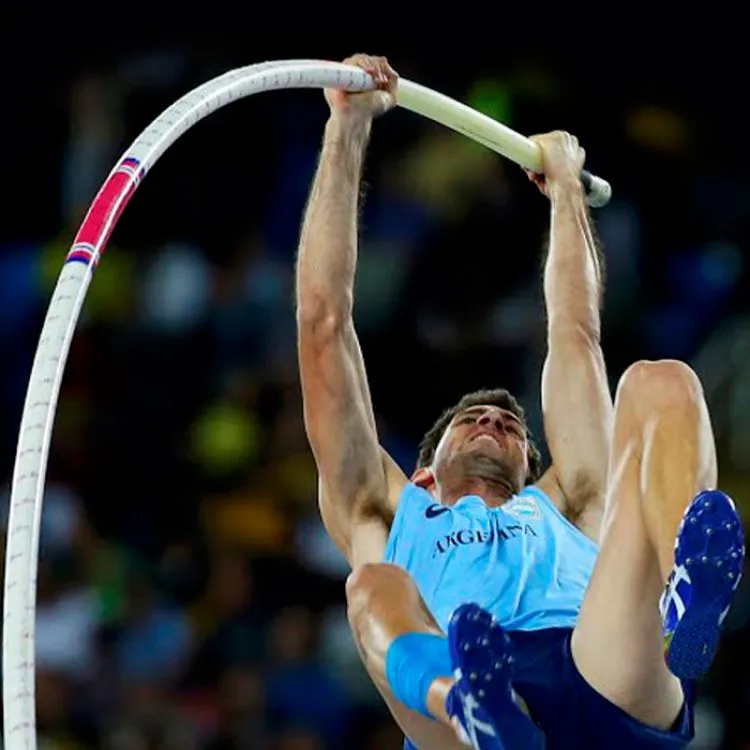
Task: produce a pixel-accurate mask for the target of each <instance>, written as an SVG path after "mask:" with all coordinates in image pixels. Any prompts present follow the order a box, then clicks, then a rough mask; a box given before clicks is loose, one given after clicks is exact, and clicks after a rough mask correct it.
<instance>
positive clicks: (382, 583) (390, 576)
mask: <svg viewBox="0 0 750 750" xmlns="http://www.w3.org/2000/svg"><path fill="white" fill-rule="evenodd" d="M413 585H414V584H413V583H412V582H411V579H410V578H409V574H408V573H407V572H406V571H405V570H403V569H402V568H399V567H398V566H396V565H391V564H389V563H367V564H365V565H360V566H359V567H358V568H357V569H356V570H355V571H353V572H352V573H351V574H350V575H349V577H348V578H347V579H346V611H347V616H348V618H349V624H350V626H351V628H352V630H353V631H354V632H355V633H357V632H359V631H360V629H361V628H362V626H363V623H364V622H367V621H368V620H369V619H370V618H371V617H372V616H373V615H374V613H375V611H376V610H378V609H380V608H381V606H382V607H386V608H389V607H390V608H392V607H393V603H394V602H397V601H402V600H403V596H404V589H405V587H412V586H413Z"/></svg>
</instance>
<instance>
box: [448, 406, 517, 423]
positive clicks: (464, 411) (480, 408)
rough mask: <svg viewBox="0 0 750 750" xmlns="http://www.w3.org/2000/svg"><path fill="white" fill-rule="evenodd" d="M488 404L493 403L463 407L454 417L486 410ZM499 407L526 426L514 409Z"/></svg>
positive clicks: (505, 413) (515, 420)
mask: <svg viewBox="0 0 750 750" xmlns="http://www.w3.org/2000/svg"><path fill="white" fill-rule="evenodd" d="M487 406H491V404H487V405H484V406H483V405H481V404H478V405H477V406H469V407H467V408H466V409H462V410H461V411H459V412H458V413H457V414H456V416H455V417H454V419H455V418H458V417H467V416H471V415H472V414H475V413H477V412H481V411H484V410H485V409H486V408H487ZM497 408H499V409H500V411H501V412H502V413H503V414H504V415H507V416H509V417H510V418H511V419H512V420H513V421H514V422H517V423H518V424H519V425H521V427H524V424H523V422H522V421H521V420H520V419H519V418H518V417H517V416H516V415H515V414H514V413H513V412H512V411H508V410H507V409H503V408H502V407H497ZM524 429H525V428H524Z"/></svg>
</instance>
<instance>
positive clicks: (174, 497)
mask: <svg viewBox="0 0 750 750" xmlns="http://www.w3.org/2000/svg"><path fill="white" fill-rule="evenodd" d="M352 51H354V50H352ZM372 51H373V52H376V53H377V52H378V51H379V50H372ZM208 59H210V56H208ZM218 59H219V62H217V61H216V60H213V61H212V62H204V63H203V64H195V63H191V57H190V55H189V54H187V53H185V52H184V51H183V52H180V50H179V48H177V49H175V50H170V51H164V50H162V51H160V52H158V53H148V54H146V53H144V54H142V55H139V56H131V57H128V58H124V59H120V60H116V61H110V62H109V63H108V64H107V65H102V66H100V67H96V68H94V69H86V70H84V71H77V72H76V73H75V75H72V74H71V75H70V76H69V79H66V80H64V81H63V82H61V84H60V86H61V91H65V97H60V100H59V101H52V102H49V103H48V104H47V105H46V106H47V107H48V110H46V111H47V118H48V121H49V122H50V123H51V124H52V125H53V126H54V128H53V131H54V134H53V135H51V136H50V138H49V139H48V141H49V142H46V141H45V146H44V149H46V152H48V153H49V155H50V162H49V167H48V168H50V169H51V168H52V164H53V163H56V164H58V165H59V167H58V171H57V173H56V174H57V175H58V182H57V183H56V184H54V185H49V186H48V189H47V192H48V194H49V196H50V201H49V202H50V205H52V203H53V202H56V204H55V205H53V206H52V208H49V209H48V210H47V211H46V212H41V213H40V219H39V221H38V222H33V223H32V222H24V223H23V226H17V225H14V224H13V223H12V217H7V221H6V217H3V219H2V221H3V224H2V226H1V227H0V351H2V352H3V356H2V358H0V383H1V384H2V385H1V387H0V481H5V482H6V485H5V488H6V490H7V487H8V482H9V480H10V475H11V471H12V465H13V456H14V447H15V440H16V436H17V427H18V422H19V419H20V411H21V405H22V401H23V396H24V391H25V386H26V382H27V379H28V373H29V367H30V363H31V358H32V356H33V353H34V349H35V346H36V342H37V339H38V332H39V327H40V324H41V320H42V318H43V315H44V313H45V311H46V305H47V303H48V300H49V296H50V293H51V290H52V287H53V285H54V282H55V280H56V277H57V274H58V273H59V270H60V267H61V264H62V261H63V259H64V257H65V254H66V252H67V250H68V247H69V245H70V242H71V239H72V236H73V234H74V232H75V230H76V228H77V226H78V224H79V222H80V220H81V218H82V215H83V212H84V211H85V210H86V208H87V206H88V204H89V202H90V200H91V198H92V196H93V194H94V193H95V192H96V189H97V188H98V186H99V185H100V184H101V181H102V180H103V178H104V177H105V176H106V174H107V172H108V171H109V169H110V168H111V166H112V165H113V163H114V162H115V160H116V158H117V157H118V155H119V154H120V153H121V152H122V150H123V148H124V147H125V146H126V145H127V143H128V142H129V141H130V140H131V139H132V138H133V137H134V136H135V135H137V134H138V132H140V130H141V129H142V128H143V127H144V126H145V125H146V124H147V123H148V122H149V121H150V120H151V119H152V118H153V117H155V116H156V115H157V114H158V113H159V112H160V111H161V109H163V108H164V107H165V106H166V105H167V104H169V103H170V102H171V101H172V100H174V99H175V98H176V97H177V96H178V95H180V94H181V93H183V92H184V91H186V90H187V89H189V88H191V87H192V86H194V85H197V84H198V83H200V82H202V81H203V80H205V79H207V78H208V77H210V76H211V75H213V74H216V73H219V72H222V70H223V69H225V68H224V67H221V66H226V67H229V66H230V65H229V64H230V63H232V64H234V65H239V64H241V63H246V62H255V60H250V61H248V60H246V59H242V60H240V59H238V60H229V59H223V58H218ZM394 64H395V65H396V67H397V68H398V69H399V71H400V72H401V73H402V74H403V75H406V76H407V77H409V78H413V79H415V80H419V81H422V80H423V77H422V76H423V74H426V72H427V71H426V70H425V69H424V68H423V67H420V65H419V64H417V63H415V62H413V61H410V60H408V59H406V60H403V62H402V61H401V60H395V59H394ZM441 76H442V77H441ZM424 82H425V83H428V84H429V85H431V86H434V87H435V88H438V89H440V90H443V91H445V92H446V93H450V94H451V95H453V96H455V97H457V98H460V99H463V100H465V101H468V102H470V103H471V104H473V105H474V106H476V107H477V108H479V109H481V110H482V111H484V112H487V113H488V114H491V115H493V116H497V117H499V118H500V119H502V120H503V121H504V122H507V123H508V124H510V125H511V126H512V127H515V128H517V129H518V130H520V131H522V132H529V131H533V130H543V129H552V128H554V127H558V126H560V124H563V125H564V126H565V127H566V128H568V129H570V130H573V131H575V132H577V133H578V134H579V135H580V137H581V140H582V142H583V144H584V146H585V147H586V149H587V152H588V154H589V159H590V162H591V168H592V170H594V171H601V173H602V174H603V175H604V176H606V177H607V178H609V179H611V181H612V183H613V185H614V187H615V199H614V201H613V203H612V205H611V206H609V207H608V208H607V209H604V210H602V211H600V212H597V228H598V233H599V236H600V238H601V241H602V243H603V246H604V248H605V255H606V261H607V269H608V270H607V276H608V281H607V296H606V310H605V317H604V344H605V353H606V355H607V358H608V364H609V370H610V376H611V379H612V384H613V386H614V384H615V383H616V381H617V378H618V376H619V374H620V373H621V372H622V371H623V369H624V368H625V367H626V366H627V365H628V364H629V363H630V362H631V361H633V360H635V359H638V358H655V357H664V356H674V357H681V358H685V359H689V360H696V359H697V360H699V361H700V356H701V353H702V352H706V351H714V350H715V351H717V352H719V353H718V355H716V356H714V355H712V356H711V357H709V358H708V362H709V369H710V370H711V373H712V374H713V375H717V377H716V378H714V380H715V382H716V388H715V389H714V388H713V387H712V389H711V390H710V392H709V398H710V399H715V400H716V403H717V404H719V405H721V415H724V413H725V412H726V414H727V415H728V416H731V415H732V414H734V415H735V416H736V415H737V414H745V413H746V410H747V408H748V407H747V406H745V404H750V400H748V399H747V398H745V397H744V396H745V391H744V390H742V389H741V388H740V389H738V388H736V387H734V386H735V385H736V382H735V381H736V380H737V377H738V376H737V375H736V374H735V375H733V374H732V373H731V372H726V371H725V369H722V370H721V373H719V365H718V364H716V363H717V359H716V357H717V356H718V357H720V358H721V357H724V355H723V354H722V353H721V352H722V351H724V350H722V349H721V348H719V349H716V347H718V346H719V344H717V343H716V341H715V336H716V332H717V331H723V330H725V328H726V326H727V325H729V324H730V323H732V322H734V323H735V324H736V321H739V320H742V319H743V316H744V315H746V314H747V312H748V304H747V296H746V295H745V294H744V293H743V292H744V290H745V289H746V287H747V266H746V261H745V255H746V248H747V241H748V233H747V229H748V222H747V218H748V215H747V205H748V204H747V202H746V201H747V198H748V189H747V187H746V186H743V185H742V184H741V183H740V178H739V175H735V174H731V173H729V172H725V171H723V170H721V169H714V168H713V167H712V166H711V165H710V164H706V163H702V162H700V160H699V158H698V157H697V156H696V153H699V152H700V140H699V136H700V133H699V132H696V131H700V128H697V127H695V128H694V127H692V125H691V123H692V122H693V120H691V116H692V115H691V114H690V113H686V112H684V111H681V110H680V107H679V106H677V105H673V104H672V103H671V102H669V101H668V98H667V97H666V96H664V97H663V100H659V98H658V97H656V98H655V99H654V100H651V99H647V98H645V97H644V98H643V100H633V99H628V100H627V103H625V101H623V102H614V103H613V102H609V103H608V102H606V101H602V111H601V113H600V118H601V120H602V124H601V125H600V126H599V127H593V126H592V125H591V123H590V122H589V123H587V122H586V121H585V120H584V119H582V118H583V114H582V113H587V112H588V113H590V110H588V109H586V107H585V105H584V102H585V100H586V98H587V97H588V96H589V92H588V91H585V90H583V89H578V88H576V87H574V86H571V85H570V81H567V80H566V79H565V78H564V74H563V72H562V71H557V70H555V68H554V66H551V65H549V64H540V65H535V64H532V63H530V62H526V63H524V64H523V65H520V66H517V67H515V68H510V69H508V70H501V69H493V68H492V67H491V66H486V68H485V69H483V70H477V71H475V72H474V74H473V75H469V74H468V73H465V74H462V75H456V76H455V77H453V78H451V77H450V76H448V75H447V74H443V73H440V74H438V75H437V78H435V74H433V79H432V80H425V81H424ZM256 99H258V101H255V100H253V101H251V102H250V101H248V102H242V103H238V104H236V105H233V106H232V107H230V108H228V109H227V110H226V111H222V112H220V113H218V114H216V115H214V116H213V117H212V118H210V119H209V120H208V121H206V122H205V123H201V124H200V125H199V126H197V127H196V128H195V132H191V133H190V134H188V135H186V136H185V137H184V138H183V139H182V140H181V141H179V142H178V143H177V144H176V145H175V146H174V147H173V148H172V149H171V150H170V152H169V153H168V154H167V155H166V156H165V157H164V159H163V160H162V162H160V163H159V166H158V167H157V168H156V169H155V170H154V172H153V174H152V175H150V176H149V177H148V179H147V180H146V181H145V182H144V184H143V186H142V187H141V188H140V189H139V192H138V193H137V195H136V197H135V198H134V200H133V202H132V206H131V207H130V208H129V209H128V211H127V212H126V214H125V215H124V217H123V219H122V221H121V224H120V226H119V227H118V228H117V230H116V232H115V234H114V236H113V238H112V240H111V242H110V246H109V249H108V250H107V253H106V256H105V258H104V260H103V262H102V263H101V265H100V267H99V269H98V270H97V272H96V274H95V277H94V281H93V284H92V286H91V289H90V291H89V294H88V298H87V301H86V304H85V308H84V312H83V316H82V319H81V322H80V324H79V327H78V330H77V332H76V335H75V338H74V341H73V345H72V349H71V354H70V359H69V363H68V368H67V372H66V377H65V381H64V384H63V388H62V392H61V395H60V403H59V408H58V413H57V419H56V425H55V435H54V440H53V447H52V451H51V456H50V465H49V471H48V488H47V493H46V497H45V505H44V516H43V521H42V542H41V557H40V566H39V585H38V614H37V711H38V717H37V718H38V731H39V738H40V740H39V747H40V750H48V749H49V750H79V749H80V750H84V749H87V748H101V750H171V749H172V748H174V749H177V748H179V749H180V750H191V749H192V748H195V750H235V749H239V748H247V749H248V750H255V749H256V748H257V749H258V750H337V749H339V748H340V749H341V750H345V748H353V747H356V748H362V750H369V749H370V748H372V750H387V749H388V748H397V747H398V746H399V743H400V741H401V738H400V734H399V732H398V731H397V729H396V728H395V726H394V725H393V723H392V721H391V720H390V719H389V718H388V716H387V714H386V713H385V712H384V709H383V707H382V705H381V703H380V700H379V698H378V696H377V694H376V693H375V691H374V688H372V686H371V685H370V684H369V681H368V680H367V679H366V676H365V675H364V673H363V670H362V668H361V666H360V665H359V660H358V656H357V653H356V651H355V648H354V645H353V643H352V640H351V637H350V634H349V631H348V626H347V623H346V616H345V609H344V601H343V581H344V579H345V576H346V574H347V567H346V563H345V561H344V560H343V559H342V558H341V556H340V555H339V553H338V552H337V551H336V550H335V549H334V547H333V545H332V544H331V542H330V541H329V540H328V538H327V536H326V535H325V532H324V530H323V528H322V526H321V524H320V521H319V519H318V516H317V507H316V502H315V496H316V476H315V471H314V465H313V464H312V459H311V456H310V453H309V451H308V447H307V442H306V439H305V434H304V430H303V425H302V419H301V404H300V396H299V386H298V380H297V370H296V362H295V330H294V312H293V263H294V254H295V250H296V241H297V235H298V228H299V224H300V219H301V215H302V211H303V209H304V204H305V200H306V196H307V190H308V188H309V184H310V180H311V177H312V174H313V170H314V167H315V163H316V158H317V153H318V149H319V143H320V136H321V134H322V127H323V123H324V121H325V116H326V111H325V105H324V102H323V98H322V96H320V94H319V93H318V92H305V93H303V92H292V93H278V94H273V95H269V96H268V97H256ZM261 99H262V101H260V100H261ZM39 106H41V105H39ZM550 113H552V115H554V116H552V115H551V114H550ZM576 113H577V114H576ZM540 123H541V127H540ZM545 123H549V126H548V127H546V128H545ZM579 125H580V128H579V127H578V126H579ZM708 127H709V125H707V124H706V125H705V128H704V129H706V128H708ZM44 149H43V152H44ZM53 159H56V162H53V161H52V160H53ZM38 168H39V169H41V168H42V167H41V165H39V166H38ZM657 172H658V174H659V178H660V179H659V184H658V186H657V185H655V184H654V182H653V181H651V180H648V179H645V178H644V175H647V176H652V175H654V174H655V173H657ZM366 182H367V190H366V195H365V202H364V206H363V212H362V240H361V243H362V244H361V250H360V262H359V274H358V281H357V289H356V296H355V300H356V322H357V327H358V330H359V332H360V337H361V340H362V346H363V350H364V353H365V358H366V361H367V363H368V367H369V376H370V379H371V386H372V393H373V399H374V402H375V407H376V412H377V414H378V420H379V430H380V434H381V438H382V441H383V443H384V444H385V446H386V448H387V449H388V450H389V451H390V452H391V454H392V455H393V456H394V458H395V459H396V460H397V461H398V462H399V463H400V464H401V465H402V466H403V467H404V468H405V469H407V470H409V469H410V468H411V467H412V466H413V464H414V461H415V458H416V445H417V443H418V440H419V438H420V437H421V434H422V432H423V431H424V430H425V429H426V428H427V427H428V426H429V425H430V424H431V423H432V421H433V420H434V418H435V416H436V415H437V413H438V412H439V411H440V410H441V409H442V408H443V407H445V406H448V405H450V404H451V403H453V402H454V401H455V400H457V397H459V396H460V395H461V394H462V393H463V392H464V391H467V390H473V389H475V388H478V387H493V386H496V385H502V386H504V387H508V388H509V389H510V390H511V391H513V392H514V393H516V395H517V396H518V397H519V398H520V400H521V401H522V403H524V405H525V406H526V408H527V410H528V412H529V419H530V421H531V425H532V429H533V431H534V432H535V433H536V434H541V424H540V414H539V408H540V405H539V393H538V391H539V376H540V367H541V358H542V356H543V353H544V350H543V345H544V330H545V328H544V326H545V320H544V314H543V308H542V307H541V296H540V292H541V289H540V268H541V263H542V258H543V247H544V242H545V230H546V224H547V206H546V204H545V200H544V199H543V198H542V197H541V196H539V195H538V194H537V193H536V192H535V190H534V189H533V188H532V186H530V185H528V184H527V183H526V182H525V179H524V176H523V174H522V173H521V172H520V170H518V168H517V167H515V166H513V165H511V164H509V163H507V162H505V161H503V160H502V159H500V158H498V157H497V156H495V155H493V154H491V153H490V152H489V151H487V150H485V149H483V148H482V147H479V146H477V145H476V144H473V143H472V142H470V141H468V140H467V139H465V138H463V137H460V136H457V135H455V134H453V133H450V132H448V131H446V130H443V129H440V128H437V127H436V126H430V125H428V124H426V123H424V122H420V121H418V120H417V118H415V117H414V116H412V115H409V114H407V113H403V112H394V113H391V114H389V115H388V116H387V117H386V118H385V119H384V120H383V122H382V123H378V124H377V125H376V127H375V131H374V137H373V143H372V147H371V150H370V155H369V158H368V165H367V170H366ZM17 223H18V222H17ZM731 330H732V331H734V330H735V329H734V328H731ZM746 341H747V339H743V340H742V341H740V340H739V339H737V338H736V337H735V338H733V340H732V347H733V348H731V351H734V352H735V354H736V356H735V357H734V359H732V358H731V357H729V358H728V359H731V360H732V361H733V362H735V364H736V365H737V368H739V367H740V365H741V364H742V363H743V362H744V361H745V360H744V359H742V351H741V345H743V344H744V343H746ZM710 346H714V349H711V350H709V349H706V347H710ZM737 352H739V353H737ZM707 356H708V355H705V354H704V360H705V359H706V357H707ZM724 359H727V358H724ZM727 361H728V360H727ZM719 374H722V377H718V375H719ZM714 380H712V381H711V382H712V383H714ZM727 404H729V405H730V406H731V405H733V406H731V408H730V407H727V406H726V405H727ZM718 408H719V407H718V406H717V409H718ZM745 426H747V424H745ZM717 433H718V434H719V437H720V443H721V445H722V449H723V452H724V453H723V459H726V460H724V461H723V462H722V468H723V469H724V470H725V471H724V475H723V479H724V480H725V485H728V486H727V489H729V490H730V491H734V492H735V494H737V500H738V503H739V505H740V507H741V508H742V510H743V513H746V511H747V509H748V507H750V506H748V505H747V503H746V502H745V501H744V498H743V497H742V496H741V492H742V490H743V489H744V488H745V483H746V482H747V473H748V469H749V468H750V467H748V466H747V465H746V464H743V460H742V456H737V455H735V453H736V452H735V453H733V452H732V450H731V446H732V445H733V443H732V441H731V438H732V436H733V435H735V434H736V425H734V424H733V423H732V422H731V420H730V419H729V418H728V417H727V419H724V417H723V416H722V418H721V419H718V420H717ZM725 438H726V440H725ZM745 460H746V459H745ZM738 493H739V494H738ZM2 507H3V508H4V509H5V510H6V516H5V517H7V494H6V495H5V502H4V504H3V505H2ZM749 661H750V591H749V590H748V589H747V588H746V587H743V588H742V589H741V592H740V598H739V601H738V604H737V606H736V607H735V609H734V610H733V613H732V616H731V620H730V622H729V625H728V633H727V636H726V638H725V641H724V643H723V645H722V648H721V651H720V654H719V659H718V661H717V664H716V667H715V669H714V670H713V672H712V673H711V675H710V678H709V679H708V680H707V681H706V684H705V689H704V692H703V697H702V699H701V702H700V704H699V709H698V729H699V737H698V740H697V741H696V744H695V747H696V748H703V750H719V749H721V750H742V749H743V748H750V723H749V722H747V720H746V718H745V717H746V716H747V709H748V706H749V704H750V680H748V678H747V675H748V674H750V664H748V662H749Z"/></svg>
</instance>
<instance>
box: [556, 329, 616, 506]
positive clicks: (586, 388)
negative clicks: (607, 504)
mask: <svg viewBox="0 0 750 750" xmlns="http://www.w3.org/2000/svg"><path fill="white" fill-rule="evenodd" d="M542 411H543V415H544V431H545V437H546V439H547V445H548V447H549V451H550V454H551V457H552V470H551V472H550V474H551V476H549V477H548V478H547V481H548V482H549V483H550V484H553V485H555V486H556V487H557V489H558V492H559V494H561V495H562V498H561V499H562V503H563V504H564V506H565V508H566V510H567V511H568V512H569V513H570V514H571V515H578V516H580V514H581V513H583V512H585V511H592V510H593V511H597V510H600V509H601V508H603V503H604V496H605V491H606V481H607V469H608V462H609V444H610V436H611V429H612V413H613V406H612V397H611V395H610V391H609V382H608V380H607V372H606V366H605V363H604V356H603V354H602V350H601V346H600V345H599V339H598V336H597V335H594V334H593V333H591V332H590V331H588V330H587V329H585V328H584V327H582V326H579V325H575V324H572V323H570V322H568V321H564V320H561V321H559V322H555V323H551V325H550V330H549V349H548V353H547V358H546V361H545V363H544V370H543V373H542ZM552 490H553V491H554V487H553V488H552Z"/></svg>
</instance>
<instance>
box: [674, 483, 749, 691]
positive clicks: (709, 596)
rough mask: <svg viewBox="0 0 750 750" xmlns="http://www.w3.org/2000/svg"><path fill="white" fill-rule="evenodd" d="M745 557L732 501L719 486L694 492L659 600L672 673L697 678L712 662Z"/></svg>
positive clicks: (739, 522)
mask: <svg viewBox="0 0 750 750" xmlns="http://www.w3.org/2000/svg"><path fill="white" fill-rule="evenodd" d="M744 558H745V537H744V533H743V529H742V521H741V519H740V517H739V515H738V514H737V510H736V509H735V507H734V503H733V502H732V500H731V499H730V498H729V497H728V496H727V495H725V494H724V493H723V492H720V491H719V490H707V491H705V492H701V493H700V494H698V495H697V496H696V497H695V499H694V500H693V502H692V503H691V504H690V505H689V506H688V509H687V510H686V511H685V515H684V517H683V519H682V522H681V523H680V527H679V529H678V532H677V540H676V542H675V565H674V569H673V570H672V573H671V575H670V577H669V580H668V582H667V585H666V588H665V590H664V593H663V594H662V597H661V601H660V603H659V609H660V612H661V616H662V623H663V626H664V643H665V651H666V654H665V655H666V661H667V666H668V667H669V670H670V672H672V674H674V675H675V676H676V677H679V678H680V679H682V680H696V679H698V678H700V677H702V676H703V675H704V674H705V673H706V672H707V671H708V668H709V667H710V666H711V663H712V661H713V658H714V655H715V654H716V649H717V647H718V645H719V636H720V633H721V625H722V623H723V622H724V619H725V618H726V616H727V614H728V613H729V608H730V606H731V604H732V599H733V598H734V593H735V591H736V590H737V586H738V585H739V583H740V577H741V575H742V568H743V563H744Z"/></svg>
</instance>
